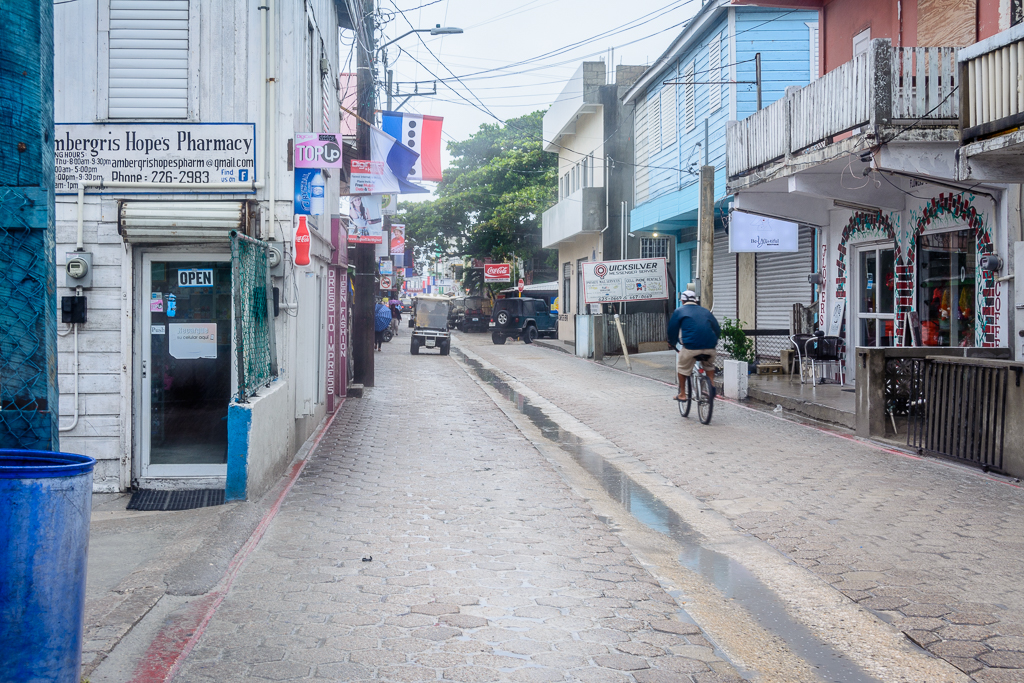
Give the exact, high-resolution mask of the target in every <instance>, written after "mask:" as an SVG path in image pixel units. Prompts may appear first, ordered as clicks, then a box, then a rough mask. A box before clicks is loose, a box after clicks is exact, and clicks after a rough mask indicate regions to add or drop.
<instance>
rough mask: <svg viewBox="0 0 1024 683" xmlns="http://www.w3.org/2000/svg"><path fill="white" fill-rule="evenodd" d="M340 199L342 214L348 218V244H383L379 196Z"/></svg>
mask: <svg viewBox="0 0 1024 683" xmlns="http://www.w3.org/2000/svg"><path fill="white" fill-rule="evenodd" d="M347 203H348V207H346V206H345V204H346V198H345V197H342V198H341V210H342V213H343V214H345V215H347V216H348V242H349V244H381V243H383V242H384V220H383V218H382V217H381V215H380V195H371V196H367V197H357V196H352V197H348V198H347Z"/></svg>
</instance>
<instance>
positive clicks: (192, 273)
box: [178, 268, 213, 287]
mask: <svg viewBox="0 0 1024 683" xmlns="http://www.w3.org/2000/svg"><path fill="white" fill-rule="evenodd" d="M178 286H179V287H213V268H193V269H191V270H185V269H181V270H179V271H178Z"/></svg>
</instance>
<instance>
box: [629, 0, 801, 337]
mask: <svg viewBox="0 0 1024 683" xmlns="http://www.w3.org/2000/svg"><path fill="white" fill-rule="evenodd" d="M757 55H760V70H761V79H760V80H761V83H760V99H761V106H767V105H768V104H770V103H771V102H774V101H775V100H777V99H779V98H781V97H782V96H783V95H784V94H785V91H786V88H787V87H788V86H803V85H806V84H807V83H808V82H810V81H811V80H813V79H814V78H816V77H817V75H818V13H817V11H816V10H803V9H795V10H794V9H770V8H763V7H750V6H743V5H731V4H730V3H729V1H728V0H711V1H710V2H707V3H706V4H705V5H704V6H703V7H702V8H701V9H700V11H699V12H698V13H697V14H696V16H694V17H693V19H692V20H691V21H690V22H689V23H688V24H687V26H686V28H685V29H684V30H683V32H682V33H681V34H680V35H679V36H678V37H677V38H676V40H675V41H674V42H673V43H672V44H671V45H670V46H669V47H668V49H667V50H666V51H665V52H664V53H663V54H662V55H661V56H660V57H659V58H658V60H657V61H656V62H655V63H654V65H652V66H651V67H650V68H649V69H648V70H647V71H646V72H645V73H644V74H643V76H641V77H640V78H639V79H638V80H637V81H636V83H635V84H634V85H633V86H632V87H631V88H630V89H629V90H628V91H627V92H626V94H625V95H624V96H623V101H624V103H626V104H632V105H633V106H634V111H635V115H634V158H633V160H632V163H633V164H634V168H635V172H634V193H633V196H634V206H633V207H631V210H630V212H629V216H630V225H629V232H630V236H631V237H634V238H635V239H639V240H640V242H641V256H663V255H664V256H667V257H668V258H669V260H670V262H672V263H673V264H674V267H673V268H672V269H671V271H672V275H673V276H674V281H675V282H674V283H675V287H676V291H677V292H678V291H681V290H684V289H686V285H687V284H688V283H690V282H692V281H693V280H694V276H695V275H696V247H697V214H698V187H699V184H698V172H699V168H700V166H702V165H705V164H709V165H713V166H714V167H715V200H716V204H715V208H716V211H715V215H716V220H715V268H714V271H715V272H714V294H715V295H714V298H715V313H716V315H717V316H718V318H719V319H721V318H723V317H725V316H728V317H730V318H736V317H737V316H738V314H739V313H740V312H743V308H744V306H743V305H742V304H741V303H739V302H738V301H737V300H738V298H739V296H738V288H737V280H738V279H739V274H738V269H739V265H738V260H737V258H736V255H735V254H729V252H728V242H727V238H726V232H725V222H724V221H723V220H722V216H723V215H725V214H727V213H728V210H729V206H730V204H731V202H732V197H730V196H729V195H727V194H726V191H725V190H726V175H727V174H726V163H725V160H726V126H727V124H728V122H729V121H736V120H740V119H744V118H746V117H747V116H749V115H750V114H752V113H754V112H755V111H756V110H757V108H758V90H759V88H758V84H757V75H756V69H757V65H756V59H757ZM803 232H806V236H805V235H804V234H803ZM803 232H802V233H801V240H810V239H812V238H811V232H810V231H809V230H808V231H803ZM812 251H813V247H812V246H811V245H810V242H808V249H807V250H806V252H805V251H804V250H803V249H801V252H803V253H806V254H809V253H811V252H812ZM751 256H752V255H751ZM796 256H797V255H796V254H793V255H790V254H777V255H772V256H771V257H767V255H765V256H761V255H759V256H758V261H759V263H758V264H757V266H760V267H761V268H762V270H763V271H764V272H765V274H767V273H768V272H769V271H777V270H779V271H783V272H786V271H792V272H796V270H799V273H798V277H796V276H794V277H793V278H791V279H792V280H793V282H792V283H787V284H786V285H785V286H791V287H803V288H806V289H808V298H809V295H810V290H809V286H808V285H807V279H806V274H807V272H810V270H811V267H812V264H811V263H810V262H808V263H807V264H806V268H804V267H803V266H804V264H802V263H801V264H795V263H788V262H787V259H789V260H792V259H793V258H796ZM765 257H767V258H765ZM762 259H763V260H764V263H760V261H761V260H762ZM751 265H752V266H753V265H754V264H751ZM755 267H756V266H755ZM800 278H802V284H801V280H800ZM772 281H773V282H776V283H777V281H778V278H777V277H776V278H773V280H772ZM761 298H763V299H764V303H763V306H765V307H768V308H770V307H771V301H772V298H771V297H760V298H759V300H760V299H761ZM780 300H781V299H780ZM788 300H789V301H791V300H792V299H788ZM753 305H754V304H753V300H752V299H751V302H750V305H749V306H748V308H753ZM761 307H762V304H761V303H759V304H758V308H761ZM768 308H765V310H763V311H761V310H759V311H757V314H756V315H755V312H754V311H753V310H750V311H749V312H748V313H744V316H743V318H745V319H744V323H745V326H748V327H754V326H755V324H756V325H757V326H758V327H780V326H786V325H788V317H786V318H784V317H783V316H784V315H785V316H788V311H783V310H781V308H780V310H778V311H774V310H768ZM755 317H756V318H757V320H756V322H755V320H754V318H755ZM784 323H785V324H784Z"/></svg>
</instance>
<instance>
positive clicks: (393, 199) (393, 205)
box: [380, 192, 398, 216]
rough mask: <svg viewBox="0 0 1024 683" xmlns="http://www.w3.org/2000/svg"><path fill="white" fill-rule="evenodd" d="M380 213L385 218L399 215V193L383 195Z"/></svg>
mask: <svg viewBox="0 0 1024 683" xmlns="http://www.w3.org/2000/svg"><path fill="white" fill-rule="evenodd" d="M380 212H381V213H382V214H383V215H385V216H394V215H395V214H396V213H398V193H397V192H387V193H385V194H383V195H381V198H380Z"/></svg>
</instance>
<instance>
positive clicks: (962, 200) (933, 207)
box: [896, 192, 997, 348]
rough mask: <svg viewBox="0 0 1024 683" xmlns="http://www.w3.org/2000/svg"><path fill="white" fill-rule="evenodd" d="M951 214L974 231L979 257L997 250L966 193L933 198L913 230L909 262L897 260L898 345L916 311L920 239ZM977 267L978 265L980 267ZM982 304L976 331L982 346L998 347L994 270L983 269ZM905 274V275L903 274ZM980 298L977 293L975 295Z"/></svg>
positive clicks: (923, 210) (908, 253) (975, 336)
mask: <svg viewBox="0 0 1024 683" xmlns="http://www.w3.org/2000/svg"><path fill="white" fill-rule="evenodd" d="M947 213H948V214H950V215H951V216H953V217H954V218H957V219H959V220H962V221H965V222H966V223H967V227H968V228H970V229H971V230H972V231H974V241H975V245H976V247H975V248H976V250H977V256H979V257H980V256H982V255H984V254H991V253H993V252H994V251H995V248H994V247H993V246H992V236H991V235H990V234H989V231H988V229H987V227H986V226H985V221H984V219H983V218H982V214H981V213H980V212H979V211H978V210H977V209H976V208H975V207H974V202H973V200H972V199H971V198H969V197H967V196H966V195H965V194H964V193H962V192H960V193H957V194H953V193H952V192H950V193H948V194H947V193H940V194H939V196H938V197H933V198H932V199H931V201H930V202H928V204H926V205H925V206H924V207H923V208H922V210H921V217H920V218H918V220H917V222H916V223H915V224H914V228H913V231H912V232H911V233H910V244H909V245H908V247H907V256H906V263H905V264H904V263H901V262H900V259H897V262H896V263H897V266H896V272H897V275H896V282H897V287H898V298H897V309H896V329H897V334H898V337H897V345H898V346H902V345H903V343H902V342H903V334H902V332H903V320H904V318H905V317H906V314H907V313H910V312H911V311H913V310H915V305H916V304H915V303H914V268H915V267H916V265H915V264H916V262H915V257H916V256H917V238H918V237H919V236H920V235H921V233H923V232H924V231H925V229H926V228H927V227H928V226H929V225H931V222H932V221H933V220H934V219H935V218H937V217H939V216H941V215H942V214H947ZM976 268H977V266H976ZM978 271H979V272H980V274H981V290H980V293H981V305H980V306H978V307H977V312H976V313H975V324H976V330H980V331H981V343H980V344H979V346H983V347H986V348H994V347H995V346H996V345H997V342H996V333H995V323H996V278H995V274H994V273H992V272H986V271H981V269H980V268H978ZM901 274H903V275H904V277H901ZM975 297H976V299H977V294H976V295H975ZM978 338H979V334H978V332H977V331H976V332H975V334H974V341H975V344H978Z"/></svg>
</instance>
